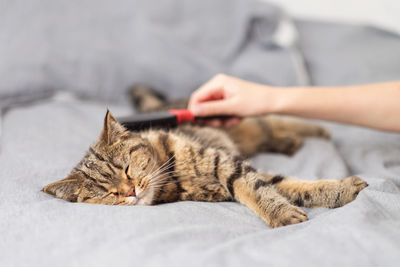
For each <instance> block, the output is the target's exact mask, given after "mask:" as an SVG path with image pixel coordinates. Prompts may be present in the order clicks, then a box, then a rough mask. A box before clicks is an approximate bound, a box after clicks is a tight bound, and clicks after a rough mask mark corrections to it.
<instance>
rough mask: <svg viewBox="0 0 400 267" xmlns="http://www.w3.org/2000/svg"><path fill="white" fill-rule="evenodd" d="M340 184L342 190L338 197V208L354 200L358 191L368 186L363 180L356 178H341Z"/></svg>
mask: <svg viewBox="0 0 400 267" xmlns="http://www.w3.org/2000/svg"><path fill="white" fill-rule="evenodd" d="M341 183H342V184H343V186H344V189H343V191H342V193H341V195H340V199H341V201H340V205H339V206H343V205H345V204H347V203H349V202H351V201H353V200H354V199H356V197H357V195H358V194H359V193H360V191H361V190H363V189H364V188H366V187H367V186H368V184H367V183H366V182H365V181H364V180H362V179H361V178H360V177H357V176H350V177H347V178H343V179H341Z"/></svg>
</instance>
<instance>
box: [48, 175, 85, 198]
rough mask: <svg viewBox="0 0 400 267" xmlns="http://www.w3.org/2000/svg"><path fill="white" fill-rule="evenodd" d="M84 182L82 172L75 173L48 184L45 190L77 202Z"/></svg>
mask: <svg viewBox="0 0 400 267" xmlns="http://www.w3.org/2000/svg"><path fill="white" fill-rule="evenodd" d="M82 183H83V179H82V177H81V176H80V174H79V173H73V174H70V175H69V176H68V177H67V178H65V179H63V180H61V181H58V182H55V183H52V184H49V185H46V186H45V187H44V188H43V191H44V192H45V193H47V194H50V195H53V196H56V197H58V198H62V199H65V200H68V201H71V202H77V201H78V196H79V192H80V190H81V188H82Z"/></svg>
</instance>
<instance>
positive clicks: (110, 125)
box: [100, 110, 126, 145]
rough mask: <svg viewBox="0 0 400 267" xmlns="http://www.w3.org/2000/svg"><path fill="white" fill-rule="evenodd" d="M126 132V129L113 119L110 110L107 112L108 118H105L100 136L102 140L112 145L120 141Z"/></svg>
mask: <svg viewBox="0 0 400 267" xmlns="http://www.w3.org/2000/svg"><path fill="white" fill-rule="evenodd" d="M125 131H126V129H125V127H124V126H122V125H121V124H120V123H119V122H118V121H117V120H116V119H115V118H114V117H113V115H112V114H111V112H110V111H109V110H107V113H106V117H105V118H104V128H103V131H102V132H101V134H100V140H102V141H103V142H104V143H106V144H107V145H111V144H113V143H114V142H115V141H116V140H118V138H119V136H120V135H121V134H122V133H123V132H125Z"/></svg>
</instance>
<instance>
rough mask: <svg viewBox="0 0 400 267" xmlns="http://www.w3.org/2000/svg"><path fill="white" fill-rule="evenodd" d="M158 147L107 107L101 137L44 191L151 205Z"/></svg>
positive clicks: (67, 196) (71, 197) (78, 199)
mask: <svg viewBox="0 0 400 267" xmlns="http://www.w3.org/2000/svg"><path fill="white" fill-rule="evenodd" d="M156 155H157V154H156V151H155V150H154V147H153V146H152V145H151V144H150V142H149V141H148V140H147V139H144V138H142V137H140V135H139V134H137V133H134V132H130V131H128V130H126V129H125V128H124V127H123V126H122V125H121V124H119V123H118V121H117V120H116V119H115V118H114V117H113V116H112V115H111V113H110V112H109V111H107V114H106V117H105V119H104V128H103V130H102V132H101V134H100V137H99V138H98V139H97V140H96V142H95V143H94V144H93V145H92V146H91V147H90V148H89V151H88V152H87V153H86V155H85V156H84V158H83V159H82V160H81V161H80V162H79V163H78V165H77V166H76V167H75V168H74V169H73V170H72V172H71V173H70V174H69V175H68V176H67V177H66V178H65V179H63V180H61V181H58V182H55V183H52V184H49V185H47V186H45V187H44V188H43V191H44V192H46V193H48V194H51V195H54V196H56V197H58V198H62V199H65V200H68V201H71V202H87V203H98V204H110V205H113V204H114V205H150V204H151V203H152V200H153V195H154V190H155V189H154V188H155V187H154V182H153V181H152V180H151V179H152V177H151V175H150V174H151V172H152V171H153V170H154V169H155V165H156V164H157V157H156Z"/></svg>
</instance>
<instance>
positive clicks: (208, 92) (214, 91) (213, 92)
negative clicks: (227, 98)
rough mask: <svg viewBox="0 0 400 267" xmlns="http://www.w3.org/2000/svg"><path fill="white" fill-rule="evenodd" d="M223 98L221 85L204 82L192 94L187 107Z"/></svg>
mask: <svg viewBox="0 0 400 267" xmlns="http://www.w3.org/2000/svg"><path fill="white" fill-rule="evenodd" d="M223 98H224V89H223V88H222V87H210V86H209V85H208V84H205V85H204V86H202V87H200V88H199V89H198V90H196V91H195V92H194V93H193V94H192V96H191V97H190V101H189V108H190V107H192V106H194V105H197V104H199V103H201V102H205V101H211V100H219V99H223Z"/></svg>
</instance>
